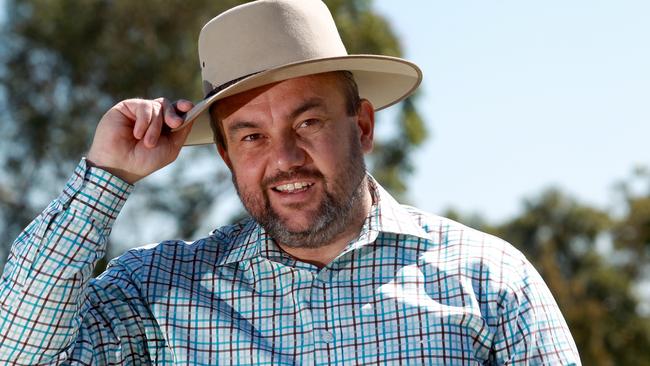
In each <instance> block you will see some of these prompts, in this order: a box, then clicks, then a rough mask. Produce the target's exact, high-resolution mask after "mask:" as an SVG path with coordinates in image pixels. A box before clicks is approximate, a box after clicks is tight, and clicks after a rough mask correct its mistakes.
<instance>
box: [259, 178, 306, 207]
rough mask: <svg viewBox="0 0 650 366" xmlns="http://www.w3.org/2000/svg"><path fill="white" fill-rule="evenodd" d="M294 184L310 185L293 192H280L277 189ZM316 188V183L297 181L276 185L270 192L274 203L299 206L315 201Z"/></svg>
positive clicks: (270, 188)
mask: <svg viewBox="0 0 650 366" xmlns="http://www.w3.org/2000/svg"><path fill="white" fill-rule="evenodd" d="M293 183H308V186H306V187H304V188H302V189H297V190H295V191H292V192H287V191H278V190H277V189H275V188H276V187H279V186H283V185H286V184H293ZM315 186H316V182H314V181H310V180H303V179H296V180H291V181H285V182H278V183H275V184H273V186H271V187H269V192H270V196H271V197H273V201H275V202H276V203H278V204H280V205H298V204H305V203H308V202H311V201H313V198H314V195H315V194H316V190H315Z"/></svg>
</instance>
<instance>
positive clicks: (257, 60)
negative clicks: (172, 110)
mask: <svg viewBox="0 0 650 366" xmlns="http://www.w3.org/2000/svg"><path fill="white" fill-rule="evenodd" d="M345 55H347V51H346V49H345V46H344V45H343V42H342V41H341V37H340V35H339V33H338V30H337V28H336V24H335V23H334V19H333V18H332V15H331V13H330V11H329V9H328V8H327V6H326V5H325V4H324V3H323V2H322V1H321V0H258V1H254V2H251V3H247V4H244V5H241V6H238V7H235V8H232V9H230V10H228V11H226V12H224V13H222V14H220V15H218V16H217V17H215V18H214V19H212V20H211V21H210V22H208V23H207V24H206V25H205V26H204V27H203V29H202V30H201V34H200V35H199V59H200V62H201V74H202V77H203V89H204V92H205V94H207V93H209V92H210V91H212V90H213V89H214V88H216V87H218V86H220V85H223V84H226V83H228V82H230V81H232V80H236V79H239V78H242V77H244V76H247V75H251V74H254V73H258V72H261V71H265V70H269V69H273V68H276V67H279V66H283V65H287V64H292V63H296V62H304V61H307V60H314V59H319V58H327V57H338V56H345Z"/></svg>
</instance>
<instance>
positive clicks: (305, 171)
mask: <svg viewBox="0 0 650 366" xmlns="http://www.w3.org/2000/svg"><path fill="white" fill-rule="evenodd" d="M300 179H321V180H322V179H325V176H324V175H323V173H321V172H320V171H318V170H316V169H310V168H298V169H294V170H291V171H288V172H278V173H277V174H275V175H273V176H271V177H266V178H264V179H263V180H262V187H265V188H269V187H272V186H275V185H277V184H278V183H281V182H285V181H287V180H300Z"/></svg>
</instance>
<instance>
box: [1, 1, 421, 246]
mask: <svg viewBox="0 0 650 366" xmlns="http://www.w3.org/2000/svg"><path fill="white" fill-rule="evenodd" d="M242 2H244V1H235V0H222V1H218V2H216V1H208V0H193V1H189V2H188V1H181V0H169V1H165V2H160V1H154V0H146V1H145V0H142V1H126V0H122V1H100V0H97V1H72V0H61V1H48V0H7V4H6V6H7V14H10V16H9V17H8V19H7V21H6V24H4V25H3V27H4V29H3V35H2V44H3V45H4V47H3V48H2V49H0V52H1V54H0V57H1V59H2V66H0V80H2V83H1V85H2V87H1V91H0V98H2V100H1V101H0V103H2V104H3V105H2V106H3V107H5V108H4V109H3V110H4V111H6V112H7V116H6V117H5V119H4V121H3V123H2V125H0V135H2V136H3V137H5V139H4V141H3V144H2V147H1V148H0V166H1V167H2V171H3V172H5V174H4V175H3V177H2V178H0V218H1V219H0V222H1V223H2V225H0V240H2V243H3V245H4V246H3V247H2V248H0V249H2V250H4V252H3V253H0V259H4V257H5V256H6V255H7V252H8V246H7V245H8V244H9V243H10V242H11V239H12V238H13V237H15V236H16V235H17V234H18V232H19V231H20V230H21V229H22V228H23V227H24V226H25V225H26V224H27V222H28V220H30V219H31V218H32V217H33V216H34V215H35V214H36V213H37V212H39V211H40V210H41V209H42V208H43V207H44V205H45V204H46V203H47V201H48V200H49V199H51V198H52V197H55V196H56V194H57V193H58V191H59V190H60V188H61V187H62V186H63V182H64V181H65V179H66V178H67V176H68V175H69V174H70V172H71V170H72V167H73V166H74V164H75V163H76V162H77V161H78V159H79V158H80V157H81V156H82V155H83V153H84V151H85V150H86V149H87V147H88V145H89V142H90V141H91V136H92V134H93V131H94V128H95V125H96V123H97V121H98V120H99V118H100V117H101V114H102V113H103V112H104V111H106V110H107V109H108V108H110V106H111V105H113V104H114V103H115V102H116V101H118V100H121V99H124V98H129V97H133V96H142V97H150V98H154V97H158V96H166V97H168V98H170V99H178V98H186V99H192V100H199V99H200V98H201V97H202V95H200V94H199V93H200V88H199V86H200V85H201V82H200V74H199V67H198V61H197V55H196V44H197V39H198V33H199V30H200V28H201V26H202V25H203V24H204V23H205V22H207V21H208V20H209V19H210V18H211V17H213V16H214V15H216V14H218V13H220V12H222V11H223V10H225V9H227V8H230V7H232V6H234V5H236V4H238V3H242ZM327 4H328V6H329V7H330V9H331V10H332V12H333V14H334V16H335V18H336V19H337V22H338V24H339V25H340V29H341V33H342V37H343V39H344V43H345V44H346V45H347V47H348V51H349V52H351V53H384V54H389V55H396V56H398V55H399V54H400V53H401V51H400V48H399V42H398V40H397V38H396V36H395V35H394V33H393V32H392V31H391V29H390V26H389V25H388V23H387V21H386V20H385V19H383V18H381V17H380V16H379V15H377V14H375V13H374V12H373V10H372V6H371V5H372V2H371V1H367V0H359V1H352V0H350V1H342V0H336V1H334V0H333V1H327ZM8 107H10V108H8ZM400 120H401V121H400V129H399V132H398V133H397V136H395V137H394V138H392V139H391V140H390V141H386V142H383V143H381V142H380V143H379V144H378V145H379V149H377V152H376V153H375V155H374V157H373V158H372V160H373V161H374V162H375V163H374V164H373V165H372V166H373V167H374V169H375V172H374V173H375V174H376V175H377V176H378V177H380V179H382V181H383V182H384V183H386V184H387V185H388V188H389V189H392V190H393V191H394V192H395V193H397V194H401V193H404V192H405V187H406V185H405V183H404V179H405V176H406V174H405V173H408V172H410V171H411V169H412V168H411V166H410V163H409V155H410V152H411V151H412V149H413V148H414V146H416V145H419V144H420V143H422V141H423V140H424V138H425V136H426V130H425V128H424V123H423V122H422V120H421V119H420V117H419V115H418V113H417V110H416V108H415V106H414V104H413V102H412V101H409V102H406V103H403V106H402V115H401V117H400ZM215 155H216V153H215V149H214V147H198V148H185V149H184V152H183V154H182V156H181V157H180V158H179V160H178V161H177V162H176V163H174V164H173V165H172V166H171V167H170V168H168V169H167V173H162V174H156V175H154V176H152V177H150V178H148V179H147V180H146V182H144V183H143V184H139V187H138V189H137V192H136V194H134V196H132V198H131V199H130V202H129V203H128V204H127V206H128V207H127V208H126V210H125V212H124V213H123V214H122V215H121V216H122V218H124V217H127V218H128V219H127V220H122V224H121V225H122V226H125V227H128V228H127V229H126V230H124V232H123V235H119V232H118V233H116V234H118V235H117V237H118V239H120V240H124V241H128V242H129V244H130V245H135V244H142V241H158V240H161V239H164V238H166V237H167V238H168V236H169V235H171V236H174V237H180V238H186V239H191V238H192V237H193V236H195V235H197V234H198V233H197V231H199V230H202V229H204V226H206V223H205V217H206V212H209V211H210V210H211V209H212V207H213V206H214V205H215V202H219V201H221V200H222V199H223V198H224V196H225V195H226V194H233V193H232V190H231V189H230V188H228V187H229V184H228V180H229V179H228V178H229V174H228V172H227V171H226V170H225V168H224V166H223V165H222V164H219V163H215V161H216V160H218V158H217V157H216V156H215ZM197 171H198V172H200V174H197ZM187 177H191V178H187ZM170 187H173V188H170ZM150 217H156V218H157V219H160V220H162V221H163V222H165V225H161V227H162V226H164V227H166V228H167V230H166V231H167V232H165V233H162V232H160V231H159V227H157V228H155V229H154V230H151V229H150V228H149V229H148V230H147V226H148V224H147V223H148V221H147V218H150ZM145 233H146V234H145ZM203 233H204V232H202V233H201V234H203ZM163 235H164V236H163Z"/></svg>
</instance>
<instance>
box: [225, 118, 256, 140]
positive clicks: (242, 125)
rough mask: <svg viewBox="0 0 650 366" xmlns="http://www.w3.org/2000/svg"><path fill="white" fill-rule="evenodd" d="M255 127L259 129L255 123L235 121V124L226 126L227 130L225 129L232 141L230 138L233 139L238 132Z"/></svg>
mask: <svg viewBox="0 0 650 366" xmlns="http://www.w3.org/2000/svg"><path fill="white" fill-rule="evenodd" d="M257 127H259V124H258V123H255V122H250V121H237V122H235V123H233V124H232V125H230V126H228V128H227V130H228V136H230V138H231V139H232V138H234V137H235V134H236V133H237V131H239V130H244V129H247V128H257Z"/></svg>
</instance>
